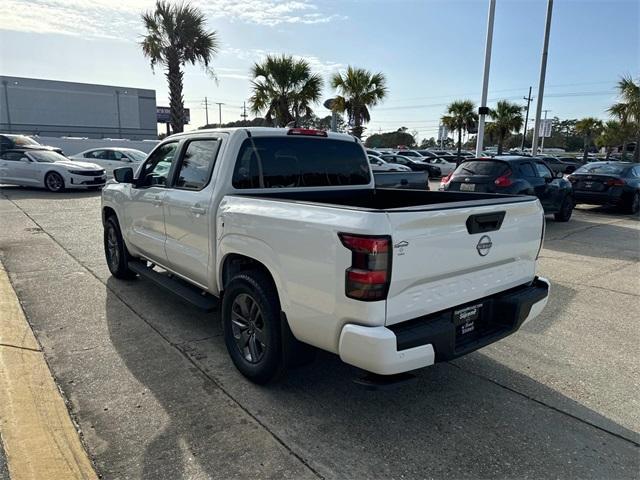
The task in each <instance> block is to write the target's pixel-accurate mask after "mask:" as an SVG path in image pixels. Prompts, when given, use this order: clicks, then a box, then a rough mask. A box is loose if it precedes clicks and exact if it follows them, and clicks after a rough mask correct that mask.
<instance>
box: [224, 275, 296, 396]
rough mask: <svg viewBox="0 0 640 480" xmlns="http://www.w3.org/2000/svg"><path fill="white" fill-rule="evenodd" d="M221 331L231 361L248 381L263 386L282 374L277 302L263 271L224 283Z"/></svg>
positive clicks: (275, 294)
mask: <svg viewBox="0 0 640 480" xmlns="http://www.w3.org/2000/svg"><path fill="white" fill-rule="evenodd" d="M222 328H223V333H224V341H225V344H226V346H227V351H228V352H229V355H230V356H231V360H232V361H233V363H234V365H235V366H236V368H237V369H238V370H240V372H241V373H242V374H243V375H244V376H245V377H247V378H248V379H249V380H251V381H253V382H255V383H259V384H265V383H268V382H269V381H271V380H273V379H274V378H276V377H277V376H279V375H280V374H281V373H283V372H284V362H283V361H282V357H283V355H282V335H281V328H280V302H279V300H278V293H277V291H276V287H275V285H274V284H273V280H272V279H271V278H270V277H269V276H268V275H267V274H266V273H264V272H262V271H259V270H251V271H246V272H240V273H238V274H237V275H236V276H235V277H233V278H232V279H231V281H230V282H229V283H228V284H227V286H226V287H225V290H224V297H223V300H222Z"/></svg>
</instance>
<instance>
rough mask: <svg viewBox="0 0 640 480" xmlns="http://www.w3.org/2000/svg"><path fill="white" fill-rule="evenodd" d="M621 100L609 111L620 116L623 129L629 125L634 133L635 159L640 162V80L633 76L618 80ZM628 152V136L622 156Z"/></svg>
mask: <svg viewBox="0 0 640 480" xmlns="http://www.w3.org/2000/svg"><path fill="white" fill-rule="evenodd" d="M618 95H619V97H620V101H619V102H618V103H615V104H614V105H612V106H611V108H609V113H610V114H611V115H613V116H615V117H617V118H618V120H619V121H620V125H621V127H622V128H623V129H626V128H627V127H629V128H630V129H631V130H632V131H633V132H634V133H633V136H634V137H635V141H636V146H635V149H634V151H633V161H634V162H640V82H635V81H634V80H633V78H632V77H630V76H628V77H622V78H621V79H620V80H619V81H618ZM626 153H627V142H626V138H625V139H624V140H623V145H622V156H623V158H624V156H625V155H626Z"/></svg>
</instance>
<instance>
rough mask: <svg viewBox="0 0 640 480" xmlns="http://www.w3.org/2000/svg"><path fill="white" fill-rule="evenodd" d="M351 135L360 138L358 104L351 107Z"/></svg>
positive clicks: (360, 128) (360, 121) (360, 126)
mask: <svg viewBox="0 0 640 480" xmlns="http://www.w3.org/2000/svg"><path fill="white" fill-rule="evenodd" d="M353 123H354V125H353V130H352V133H353V136H354V137H357V138H359V139H361V138H362V117H361V116H360V109H359V108H358V106H356V105H354V107H353Z"/></svg>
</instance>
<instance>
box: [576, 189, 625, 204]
mask: <svg viewBox="0 0 640 480" xmlns="http://www.w3.org/2000/svg"><path fill="white" fill-rule="evenodd" d="M622 193H623V192H622V189H621V188H616V189H613V191H612V192H605V193H598V192H585V191H582V190H574V191H573V198H574V199H575V201H576V203H588V204H591V205H620V204H621V203H622V202H623V201H624V199H623V196H622Z"/></svg>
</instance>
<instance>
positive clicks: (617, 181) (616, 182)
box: [604, 178, 625, 187]
mask: <svg viewBox="0 0 640 480" xmlns="http://www.w3.org/2000/svg"><path fill="white" fill-rule="evenodd" d="M604 183H605V185H608V186H609V187H622V186H624V185H625V182H624V180H622V179H621V178H612V179H610V180H607V181H606V182H604Z"/></svg>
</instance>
